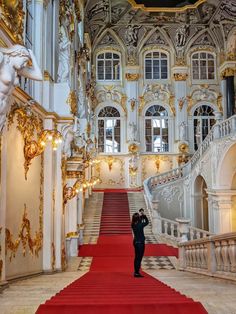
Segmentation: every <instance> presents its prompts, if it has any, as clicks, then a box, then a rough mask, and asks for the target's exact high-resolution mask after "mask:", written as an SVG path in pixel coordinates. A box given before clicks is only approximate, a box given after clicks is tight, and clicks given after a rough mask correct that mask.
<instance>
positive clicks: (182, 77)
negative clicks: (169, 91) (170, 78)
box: [174, 73, 188, 82]
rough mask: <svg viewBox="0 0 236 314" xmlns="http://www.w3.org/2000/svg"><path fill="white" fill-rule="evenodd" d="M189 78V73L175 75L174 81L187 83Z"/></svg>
mask: <svg viewBox="0 0 236 314" xmlns="http://www.w3.org/2000/svg"><path fill="white" fill-rule="evenodd" d="M187 78H188V74H187V73H174V80H175V81H177V82H179V81H186V80H187Z"/></svg>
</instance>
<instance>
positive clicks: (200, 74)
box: [192, 52, 215, 80]
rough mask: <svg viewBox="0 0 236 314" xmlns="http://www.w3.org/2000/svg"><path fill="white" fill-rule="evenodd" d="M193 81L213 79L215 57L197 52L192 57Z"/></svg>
mask: <svg viewBox="0 0 236 314" xmlns="http://www.w3.org/2000/svg"><path fill="white" fill-rule="evenodd" d="M192 78H193V80H214V79H215V56H214V55H213V54H212V53H208V52H197V53H194V54H193V55H192Z"/></svg>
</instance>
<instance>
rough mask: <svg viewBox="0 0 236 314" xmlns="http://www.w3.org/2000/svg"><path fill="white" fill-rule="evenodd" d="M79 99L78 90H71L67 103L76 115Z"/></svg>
mask: <svg viewBox="0 0 236 314" xmlns="http://www.w3.org/2000/svg"><path fill="white" fill-rule="evenodd" d="M77 101H78V100H77V94H76V91H75V90H73V91H70V93H69V96H68V98H67V101H66V103H67V104H68V105H69V106H70V112H71V114H73V115H74V116H76V115H77V113H78V107H77Z"/></svg>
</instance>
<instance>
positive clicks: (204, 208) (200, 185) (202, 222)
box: [194, 176, 209, 231]
mask: <svg viewBox="0 0 236 314" xmlns="http://www.w3.org/2000/svg"><path fill="white" fill-rule="evenodd" d="M206 189H207V185H206V182H205V180H204V179H203V177H202V176H198V177H197V178H196V180H195V183H194V220H195V226H196V227H197V228H200V229H204V230H207V231H209V215H208V198H207V192H206Z"/></svg>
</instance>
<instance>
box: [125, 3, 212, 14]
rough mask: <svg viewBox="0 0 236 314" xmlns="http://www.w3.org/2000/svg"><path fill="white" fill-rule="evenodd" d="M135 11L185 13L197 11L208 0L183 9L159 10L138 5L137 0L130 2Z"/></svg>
mask: <svg viewBox="0 0 236 314" xmlns="http://www.w3.org/2000/svg"><path fill="white" fill-rule="evenodd" d="M128 2H129V3H130V4H131V5H132V7H133V8H134V9H141V10H142V11H146V12H174V13H176V12H184V11H186V10H193V9H196V8H197V7H198V6H199V5H200V4H202V3H204V2H206V0H198V1H197V2H196V3H195V4H189V5H185V6H184V7H182V8H165V7H164V8H157V7H145V5H144V4H137V3H136V2H135V0H128Z"/></svg>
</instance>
